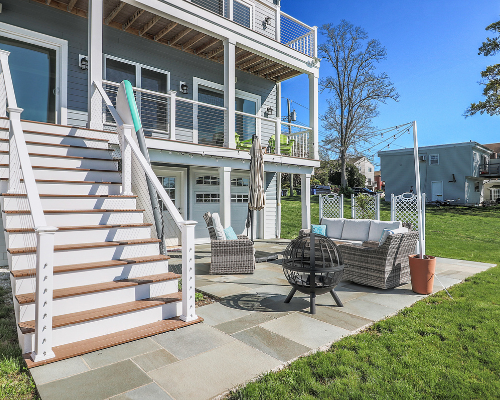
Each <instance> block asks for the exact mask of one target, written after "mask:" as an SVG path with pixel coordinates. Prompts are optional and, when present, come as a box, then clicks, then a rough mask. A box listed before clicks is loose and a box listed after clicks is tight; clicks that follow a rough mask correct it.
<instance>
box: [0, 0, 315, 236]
mask: <svg viewBox="0 0 500 400" xmlns="http://www.w3.org/2000/svg"><path fill="white" fill-rule="evenodd" d="M96 1H97V2H98V3H99V1H100V2H101V3H103V15H102V17H103V18H104V26H102V28H103V29H102V31H103V32H102V33H101V32H100V27H98V29H97V30H96V29H94V30H93V32H92V35H90V40H91V43H92V44H91V46H90V48H91V52H93V53H94V54H90V56H94V58H98V59H99V60H98V62H97V63H96V64H95V65H96V68H97V70H96V68H94V69H92V65H90V64H89V60H88V57H87V56H88V55H89V50H88V46H87V37H88V27H87V25H88V23H87V22H88V20H87V19H86V18H85V17H86V16H87V10H88V4H89V1H88V0H78V1H73V0H54V1H45V0H43V1H42V0H35V1H28V0H5V1H2V4H3V12H2V14H1V15H2V20H1V22H0V49H6V50H9V51H11V52H12V54H11V56H10V62H11V68H12V70H13V76H14V85H15V89H16V92H17V97H18V99H19V101H18V103H19V104H20V106H21V107H23V108H24V109H25V111H24V112H23V115H22V118H24V119H30V120H36V121H42V122H49V123H60V124H64V125H66V124H67V125H73V126H86V125H88V124H90V125H89V126H92V127H93V128H97V129H105V130H107V129H111V130H113V129H114V127H113V124H112V119H111V117H110V115H109V114H108V115H105V116H104V120H103V117H102V112H101V105H100V104H99V105H98V106H97V107H96V108H94V114H93V115H88V113H87V111H88V107H89V106H88V101H87V97H88V96H87V93H88V92H89V93H91V97H92V99H91V102H92V104H95V101H96V100H95V97H96V96H95V94H94V91H93V89H92V88H91V87H89V85H88V81H89V79H92V80H94V81H103V83H104V87H105V89H106V91H107V93H108V95H109V96H110V97H111V99H112V100H113V99H114V96H115V93H116V84H117V83H119V82H120V81H122V80H123V79H128V80H130V81H131V82H132V84H133V86H135V87H137V90H136V95H137V98H138V103H139V110H140V113H141V117H142V122H143V125H144V126H145V131H146V135H149V136H150V139H148V140H147V145H148V147H149V150H150V158H151V161H152V162H153V164H154V168H155V171H156V173H157V174H158V176H159V177H160V178H161V179H162V180H163V183H164V185H165V187H166V188H167V187H168V188H169V191H170V194H171V196H172V200H173V201H174V202H175V204H176V206H177V207H178V208H179V209H180V211H181V213H182V215H183V216H184V217H185V218H189V219H192V220H195V221H198V222H200V223H199V224H198V225H197V227H196V238H197V241H198V242H199V241H208V231H207V229H206V226H204V223H202V221H203V218H202V215H203V213H205V212H206V211H211V212H220V213H221V215H222V218H223V220H224V222H223V223H224V225H226V226H229V225H232V226H234V227H235V229H236V231H237V233H238V234H239V233H242V232H243V231H244V224H245V218H246V215H247V214H246V203H247V200H248V169H249V162H248V159H249V155H248V151H244V152H243V151H238V149H237V148H236V143H235V132H236V133H237V134H238V136H239V138H240V140H249V139H251V138H252V135H253V134H257V135H260V137H261V141H262V144H263V146H266V147H268V149H270V150H271V151H275V150H276V149H274V148H272V147H271V146H270V145H269V140H270V139H271V137H272V136H273V135H275V133H276V131H281V130H282V131H283V133H286V134H287V135H288V133H289V132H291V135H290V137H289V138H288V140H289V141H293V143H294V144H293V147H292V149H291V150H288V151H287V152H286V153H285V154H286V155H282V156H280V155H275V154H267V155H266V156H265V171H266V196H267V204H266V209H265V211H262V212H260V213H259V215H258V224H257V232H256V234H257V237H258V238H275V237H279V234H280V210H279V207H280V202H279V201H277V193H278V191H277V190H278V186H279V182H280V179H277V175H278V174H280V173H281V172H286V173H294V174H299V175H301V177H302V179H303V181H304V184H307V185H308V184H309V179H310V176H311V174H312V173H313V168H314V167H316V166H319V161H316V160H317V159H318V158H319V157H318V150H317V146H318V139H317V135H318V134H317V132H318V122H317V113H318V75H319V72H318V71H319V60H318V59H317V58H316V51H317V50H316V28H315V27H309V26H307V25H306V24H304V23H302V22H300V21H298V20H296V19H294V18H293V17H290V16H288V15H287V14H285V13H283V12H281V11H280V7H279V1H276V0H274V1H273V0H241V1H236V0H234V1H233V0H231V1H229V0H191V1H185V0H170V1H160V0H125V1H119V0H99V1H98V0H94V2H96ZM277 3H278V4H277ZM229 13H231V15H229ZM99 18H100V16H99ZM20 57H25V61H26V63H23V62H19V59H20ZM23 64H29V67H27V65H23ZM87 65H88V66H89V68H90V70H86V69H85V68H87ZM301 74H306V75H307V76H308V77H309V85H310V93H311V96H310V99H309V109H310V122H309V127H299V126H295V125H291V126H290V127H289V126H288V125H287V124H285V123H279V124H277V123H276V120H277V117H278V120H279V117H280V115H281V95H280V93H281V92H280V83H281V82H282V81H285V80H287V79H289V78H292V77H295V76H298V75H301ZM89 75H91V76H90V77H89ZM34 76H38V77H39V81H40V83H39V87H38V88H37V90H33V88H32V87H31V86H30V85H27V84H23V79H25V81H27V82H28V81H29V80H30V79H31V78H33V77H34ZM175 92H176V93H175ZM171 93H174V94H176V97H170V96H169V94H171ZM172 98H176V99H177V100H176V111H175V118H173V117H172V115H171V111H170V110H171V107H170V102H171V99H172ZM97 101H98V102H99V100H97ZM210 106H214V107H210ZM173 127H174V128H173ZM172 129H174V131H172ZM226 179H227V180H228V181H227V182H230V188H227V189H225V188H224V189H223V187H224V185H223V182H224V181H225V180H226ZM302 193H309V190H306V191H302ZM304 203H305V201H304ZM307 212H309V211H307Z"/></svg>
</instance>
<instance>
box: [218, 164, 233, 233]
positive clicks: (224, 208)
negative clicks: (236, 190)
mask: <svg viewBox="0 0 500 400" xmlns="http://www.w3.org/2000/svg"><path fill="white" fill-rule="evenodd" d="M219 180H220V216H221V223H222V226H223V227H224V228H227V227H228V226H231V167H220V168H219Z"/></svg>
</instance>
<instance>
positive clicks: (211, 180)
mask: <svg viewBox="0 0 500 400" xmlns="http://www.w3.org/2000/svg"><path fill="white" fill-rule="evenodd" d="M196 184H197V185H212V186H217V185H219V184H220V181H219V178H218V177H217V176H210V175H205V176H199V177H197V178H196Z"/></svg>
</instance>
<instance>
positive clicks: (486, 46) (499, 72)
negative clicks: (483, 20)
mask: <svg viewBox="0 0 500 400" xmlns="http://www.w3.org/2000/svg"><path fill="white" fill-rule="evenodd" d="M486 30H487V31H491V32H494V33H495V34H497V36H496V37H494V38H493V39H491V38H489V37H487V38H486V41H485V42H483V44H482V45H481V47H480V48H479V53H478V55H481V54H482V55H484V56H494V55H495V54H497V53H498V52H499V51H500V21H497V22H494V23H492V24H490V25H488V26H487V27H486ZM481 78H482V79H481V81H480V82H479V83H480V84H481V85H483V86H484V89H483V96H484V97H486V100H484V101H479V102H478V103H472V104H471V105H470V106H469V108H467V110H465V113H464V115H465V117H470V116H471V115H474V114H476V113H479V114H484V113H487V114H488V115H500V93H499V92H500V64H495V65H490V66H488V67H486V69H485V70H484V71H482V72H481Z"/></svg>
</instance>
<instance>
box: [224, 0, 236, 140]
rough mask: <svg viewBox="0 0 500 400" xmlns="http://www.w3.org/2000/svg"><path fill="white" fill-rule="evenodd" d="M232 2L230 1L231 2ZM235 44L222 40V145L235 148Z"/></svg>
mask: <svg viewBox="0 0 500 400" xmlns="http://www.w3.org/2000/svg"><path fill="white" fill-rule="evenodd" d="M230 4H232V1H231V3H230ZM235 78H236V44H235V43H234V42H232V41H231V40H229V39H226V40H225V41H224V107H226V113H225V121H224V125H225V128H226V129H225V135H224V136H225V138H224V147H228V148H230V149H235V148H236V140H235V137H234V135H235V133H236V121H235V111H236V105H235V103H236V89H235Z"/></svg>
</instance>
